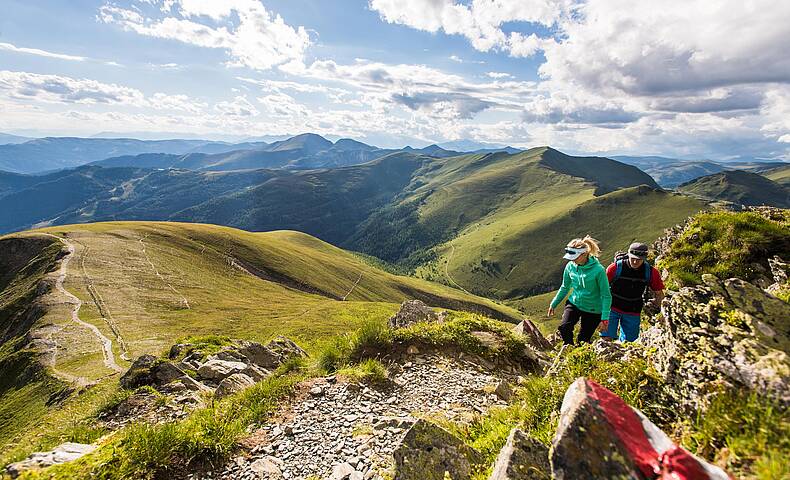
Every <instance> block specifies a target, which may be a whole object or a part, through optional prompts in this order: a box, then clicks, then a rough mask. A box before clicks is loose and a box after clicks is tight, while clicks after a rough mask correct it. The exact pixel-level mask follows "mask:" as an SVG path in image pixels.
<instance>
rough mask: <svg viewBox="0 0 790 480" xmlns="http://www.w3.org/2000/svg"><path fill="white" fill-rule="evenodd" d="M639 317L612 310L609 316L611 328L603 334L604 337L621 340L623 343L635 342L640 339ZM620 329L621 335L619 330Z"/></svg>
mask: <svg viewBox="0 0 790 480" xmlns="http://www.w3.org/2000/svg"><path fill="white" fill-rule="evenodd" d="M639 323H640V318H639V315H631V314H629V313H621V312H618V311H615V310H612V313H611V314H610V315H609V328H608V329H607V330H606V331H605V332H602V333H601V336H602V337H609V338H619V339H620V341H621V342H633V341H634V340H636V339H637V338H638V337H639ZM618 327H620V335H619V336H618V334H617V328H618Z"/></svg>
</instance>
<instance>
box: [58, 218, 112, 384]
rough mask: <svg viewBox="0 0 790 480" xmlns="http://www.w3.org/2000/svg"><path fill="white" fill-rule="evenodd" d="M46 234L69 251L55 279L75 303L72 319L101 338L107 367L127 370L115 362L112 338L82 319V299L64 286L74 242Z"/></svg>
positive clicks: (62, 291)
mask: <svg viewBox="0 0 790 480" xmlns="http://www.w3.org/2000/svg"><path fill="white" fill-rule="evenodd" d="M44 235H47V236H50V237H53V238H57V239H58V240H60V242H61V243H63V245H65V246H66V249H67V250H68V252H69V253H68V254H66V255H65V256H64V257H63V259H62V260H61V261H60V269H59V270H58V277H57V279H56V280H55V289H57V290H58V291H59V292H60V293H62V294H63V296H65V297H66V298H67V299H68V302H67V303H70V304H71V305H73V307H72V310H71V321H73V322H74V323H76V324H77V325H80V326H82V327H85V328H87V329H89V330H90V331H91V332H93V334H94V335H95V336H96V338H97V339H98V340H99V343H100V344H101V346H102V357H103V358H104V364H105V365H106V366H107V368H109V369H111V370H114V371H116V372H119V373H122V372H125V371H126V369H124V368H122V367H121V366H120V365H118V364H117V363H115V356H114V355H113V353H112V340H110V339H109V338H107V337H105V336H104V334H103V333H101V330H99V329H98V328H97V327H96V325H93V324H90V323H88V322H83V321H82V320H80V316H79V312H80V307H82V300H80V299H79V298H77V297H76V296H75V295H74V294H72V293H71V292H69V291H68V290H66V288H65V287H64V286H63V282H64V281H65V280H66V273H67V272H68V266H69V262H70V261H71V259H72V257H73V256H74V251H75V248H74V244H72V243H71V242H69V241H68V240H66V239H65V238H63V237H58V236H57V235H52V234H50V233H45V234H44ZM69 376H70V375H69Z"/></svg>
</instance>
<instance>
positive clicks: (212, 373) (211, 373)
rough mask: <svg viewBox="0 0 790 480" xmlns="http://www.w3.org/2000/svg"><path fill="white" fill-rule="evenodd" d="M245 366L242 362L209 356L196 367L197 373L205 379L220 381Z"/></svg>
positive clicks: (243, 368)
mask: <svg viewBox="0 0 790 480" xmlns="http://www.w3.org/2000/svg"><path fill="white" fill-rule="evenodd" d="M246 368H247V364H246V363H243V362H230V361H227V360H220V359H218V358H211V357H210V358H209V359H208V360H207V361H206V363H204V364H203V365H201V366H200V368H198V371H197V375H198V377H200V378H203V379H206V380H213V381H215V382H220V381H222V380H223V379H225V378H226V377H229V376H231V375H233V374H234V373H241V372H243V371H244V370H245V369H246Z"/></svg>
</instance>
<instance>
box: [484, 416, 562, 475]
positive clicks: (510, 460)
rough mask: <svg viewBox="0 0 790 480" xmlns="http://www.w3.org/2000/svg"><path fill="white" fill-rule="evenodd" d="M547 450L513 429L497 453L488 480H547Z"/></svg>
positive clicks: (548, 470)
mask: <svg viewBox="0 0 790 480" xmlns="http://www.w3.org/2000/svg"><path fill="white" fill-rule="evenodd" d="M550 478H551V466H550V465H549V449H548V447H546V446H545V445H543V444H542V443H540V442H539V441H537V440H535V439H534V438H532V437H530V436H528V435H527V434H526V433H524V432H523V431H522V430H519V429H518V428H514V429H513V430H512V431H511V432H510V435H509V436H508V437H507V442H505V446H504V447H502V450H500V451H499V455H498V456H497V459H496V462H495V463H494V470H493V472H492V473H491V476H490V477H489V480H549V479H550Z"/></svg>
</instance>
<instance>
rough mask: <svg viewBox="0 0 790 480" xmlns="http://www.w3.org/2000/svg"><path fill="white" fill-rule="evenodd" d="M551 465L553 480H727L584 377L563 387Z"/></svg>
mask: <svg viewBox="0 0 790 480" xmlns="http://www.w3.org/2000/svg"><path fill="white" fill-rule="evenodd" d="M551 468H552V475H553V478H554V479H556V480H571V479H578V478H607V479H622V480H626V479H628V480H652V479H654V478H666V479H670V478H671V479H675V480H706V479H711V480H729V476H728V475H727V474H726V473H725V472H724V471H723V470H721V469H720V468H718V467H715V466H713V465H710V464H708V463H706V462H705V461H704V460H702V459H700V458H698V457H696V456H694V455H692V454H691V453H689V452H687V451H685V450H683V449H682V448H680V447H678V446H676V445H675V444H673V443H672V441H671V440H670V439H669V437H668V436H667V435H666V434H664V432H662V431H661V430H660V429H659V428H658V427H656V426H655V425H654V424H653V423H652V422H650V420H648V419H647V417H645V416H644V415H643V414H642V413H641V412H639V411H638V410H635V409H633V408H631V407H630V406H629V405H628V404H627V403H625V402H624V401H623V400H622V399H621V398H620V397H618V396H617V395H615V394H614V393H612V392H610V391H609V390H607V389H605V388H603V387H601V386H600V385H598V384H597V383H595V382H593V381H592V380H588V379H584V378H579V379H577V380H576V381H575V382H574V383H573V384H572V385H571V386H570V387H569V388H568V390H567V391H566V392H565V397H564V399H563V401H562V407H561V409H560V421H559V425H558V427H557V433H556V435H555V437H554V442H553V445H552V448H551Z"/></svg>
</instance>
